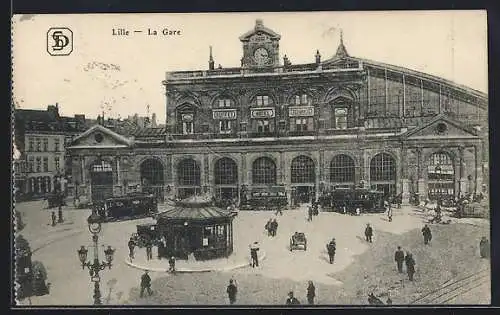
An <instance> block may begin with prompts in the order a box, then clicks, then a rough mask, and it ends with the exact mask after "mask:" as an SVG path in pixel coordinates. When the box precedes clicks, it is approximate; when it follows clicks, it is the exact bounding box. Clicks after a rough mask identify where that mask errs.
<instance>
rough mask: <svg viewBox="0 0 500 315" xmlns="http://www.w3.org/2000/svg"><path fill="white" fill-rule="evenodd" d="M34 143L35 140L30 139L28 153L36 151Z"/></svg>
mask: <svg viewBox="0 0 500 315" xmlns="http://www.w3.org/2000/svg"><path fill="white" fill-rule="evenodd" d="M34 142H35V141H34V140H33V139H29V142H28V143H29V145H28V151H29V152H33V151H34V149H35V143H34Z"/></svg>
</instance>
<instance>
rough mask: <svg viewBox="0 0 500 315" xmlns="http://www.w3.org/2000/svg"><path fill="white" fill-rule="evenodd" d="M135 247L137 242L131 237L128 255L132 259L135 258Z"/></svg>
mask: <svg viewBox="0 0 500 315" xmlns="http://www.w3.org/2000/svg"><path fill="white" fill-rule="evenodd" d="M134 249H135V242H134V239H133V238H132V237H131V238H130V240H129V241H128V257H129V258H130V261H132V259H134Z"/></svg>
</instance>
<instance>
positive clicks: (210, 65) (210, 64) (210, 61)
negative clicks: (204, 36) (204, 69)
mask: <svg viewBox="0 0 500 315" xmlns="http://www.w3.org/2000/svg"><path fill="white" fill-rule="evenodd" d="M214 65H215V63H214V57H213V56H212V46H210V56H209V57H208V70H214Z"/></svg>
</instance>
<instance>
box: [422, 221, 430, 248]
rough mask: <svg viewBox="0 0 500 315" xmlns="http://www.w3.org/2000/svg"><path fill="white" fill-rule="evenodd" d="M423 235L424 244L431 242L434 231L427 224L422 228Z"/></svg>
mask: <svg viewBox="0 0 500 315" xmlns="http://www.w3.org/2000/svg"><path fill="white" fill-rule="evenodd" d="M422 235H423V236H424V244H425V245H427V244H429V242H430V241H431V240H432V233H431V229H430V228H429V226H427V224H426V225H425V226H424V227H423V228H422Z"/></svg>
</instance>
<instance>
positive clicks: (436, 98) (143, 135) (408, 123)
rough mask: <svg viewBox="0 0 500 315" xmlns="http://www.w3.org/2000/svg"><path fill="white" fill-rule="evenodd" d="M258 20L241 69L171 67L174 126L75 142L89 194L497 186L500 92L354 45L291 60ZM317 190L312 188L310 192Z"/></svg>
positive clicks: (427, 191) (75, 159)
mask: <svg viewBox="0 0 500 315" xmlns="http://www.w3.org/2000/svg"><path fill="white" fill-rule="evenodd" d="M280 38H281V36H280V35H279V34H278V33H276V32H274V31H273V30H271V29H269V28H267V27H266V26H264V24H263V22H262V20H257V21H256V23H255V26H254V27H253V28H252V29H251V30H250V31H248V32H246V33H245V34H243V35H242V36H241V37H240V38H239V40H240V41H241V45H242V48H243V49H242V52H243V54H242V58H241V65H240V66H239V67H234V68H222V67H215V62H214V59H213V56H212V52H211V50H210V56H209V62H208V69H205V70H199V71H177V72H167V73H166V78H165V80H164V81H163V85H164V86H165V94H166V113H167V115H166V116H167V117H166V126H165V127H162V128H140V129H137V130H135V131H133V132H130V133H127V134H119V133H116V132H114V131H113V130H110V129H108V128H105V127H103V126H99V125H98V126H94V127H92V128H90V129H89V130H87V131H86V132H84V133H83V134H81V135H80V136H79V137H77V138H76V139H74V141H73V143H72V145H71V146H70V147H69V148H68V151H69V152H70V154H71V156H72V172H73V178H78V179H79V186H80V187H79V189H78V190H79V191H80V192H82V193H83V194H84V195H86V196H88V198H90V199H96V198H103V197H106V196H111V195H120V194H123V193H127V192H129V191H132V190H137V189H140V190H142V189H145V188H147V189H150V190H153V191H154V192H155V194H157V195H158V196H159V197H160V199H163V198H165V197H171V198H174V197H180V198H184V197H187V196H190V195H193V194H200V193H209V194H212V195H214V196H216V197H222V198H239V197H240V193H241V191H242V190H245V191H252V190H258V189H260V190H264V191H266V190H269V191H270V190H272V189H273V187H281V188H283V189H284V191H286V192H287V196H288V198H292V197H294V196H303V197H301V198H303V199H304V200H302V201H304V202H305V201H307V200H306V199H308V198H310V196H314V195H315V196H318V194H320V193H321V192H323V191H325V190H330V189H333V188H335V187H349V186H353V185H362V186H363V187H366V188H373V189H377V190H382V191H384V192H385V193H387V194H392V195H398V194H402V197H403V200H404V201H405V200H408V197H409V196H410V194H411V193H418V194H419V195H420V197H421V198H427V197H428V198H430V199H433V198H436V197H438V196H444V197H457V196H459V195H465V194H467V193H479V192H480V191H483V193H484V192H486V191H487V187H486V184H488V181H489V170H488V119H487V117H488V98H487V95H486V94H485V93H482V92H480V91H476V90H473V89H471V88H468V87H466V86H462V85H458V84H455V83H453V82H450V81H447V80H445V79H443V78H439V77H436V76H433V75H429V74H425V73H422V72H418V71H413V70H410V69H407V68H403V67H400V66H395V65H390V64H385V63H380V62H376V61H372V60H368V59H363V58H358V57H353V56H350V55H349V54H348V51H347V48H346V46H345V45H344V43H343V39H342V35H341V38H340V43H339V46H338V48H337V50H336V52H335V53H333V52H332V54H331V55H332V56H331V57H330V58H322V56H321V54H320V52H319V51H315V50H314V49H313V48H312V54H311V63H308V64H297V65H293V64H291V62H290V60H289V59H288V58H287V57H286V55H285V56H284V58H283V62H281V60H280V51H279V41H280ZM304 196H305V197H304Z"/></svg>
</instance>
